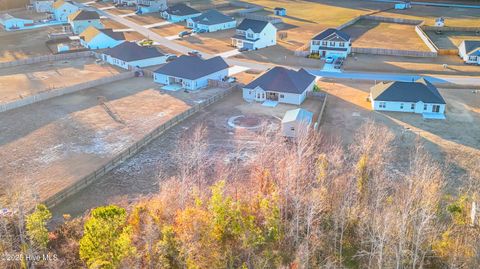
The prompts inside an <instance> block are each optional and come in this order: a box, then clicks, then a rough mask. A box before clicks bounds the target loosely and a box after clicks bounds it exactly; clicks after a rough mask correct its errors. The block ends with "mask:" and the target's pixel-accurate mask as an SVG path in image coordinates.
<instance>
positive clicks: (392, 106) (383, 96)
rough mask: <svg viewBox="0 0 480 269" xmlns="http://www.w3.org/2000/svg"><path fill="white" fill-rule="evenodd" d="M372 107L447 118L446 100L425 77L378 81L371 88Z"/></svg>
mask: <svg viewBox="0 0 480 269" xmlns="http://www.w3.org/2000/svg"><path fill="white" fill-rule="evenodd" d="M370 101H371V102H372V109H373V110H378V111H394V112H410V113H417V114H422V115H423V117H424V118H440V119H441V118H445V116H444V113H445V106H446V103H445V100H444V99H443V97H442V96H441V95H440V93H439V92H438V90H437V88H436V87H435V86H434V85H432V83H430V82H429V81H427V80H426V79H424V78H420V79H418V80H417V81H412V82H403V81H393V82H388V83H384V82H381V83H378V84H377V85H375V86H373V87H372V88H371V89H370Z"/></svg>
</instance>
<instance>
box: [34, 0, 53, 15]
mask: <svg viewBox="0 0 480 269" xmlns="http://www.w3.org/2000/svg"><path fill="white" fill-rule="evenodd" d="M53 2H54V1H51V0H37V1H35V2H34V3H33V7H34V8H35V11H36V12H53Z"/></svg>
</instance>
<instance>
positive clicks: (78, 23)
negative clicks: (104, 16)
mask: <svg viewBox="0 0 480 269" xmlns="http://www.w3.org/2000/svg"><path fill="white" fill-rule="evenodd" d="M68 23H69V24H70V27H71V28H72V32H73V33H74V34H77V35H78V34H80V33H82V32H83V31H85V30H86V29H87V28H88V27H89V26H93V27H95V28H97V29H103V28H104V26H103V24H102V22H101V21H100V15H98V13H97V12H96V11H88V10H84V9H79V10H77V11H76V12H75V13H72V14H70V15H68Z"/></svg>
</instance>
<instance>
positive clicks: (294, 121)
mask: <svg viewBox="0 0 480 269" xmlns="http://www.w3.org/2000/svg"><path fill="white" fill-rule="evenodd" d="M312 120H313V113H312V112H310V111H308V110H306V109H303V108H297V109H293V110H289V111H287V112H286V113H285V115H284V116H283V119H282V134H283V136H286V137H297V136H298V135H300V134H301V133H304V132H306V131H307V130H308V128H309V127H310V125H311V124H312Z"/></svg>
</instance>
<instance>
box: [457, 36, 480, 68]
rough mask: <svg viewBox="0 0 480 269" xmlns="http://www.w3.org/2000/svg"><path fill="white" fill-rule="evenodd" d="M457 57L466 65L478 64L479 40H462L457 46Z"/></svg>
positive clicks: (479, 59) (479, 54)
mask: <svg viewBox="0 0 480 269" xmlns="http://www.w3.org/2000/svg"><path fill="white" fill-rule="evenodd" d="M458 55H460V57H461V58H462V59H463V61H464V62H465V63H467V64H480V40H464V41H462V43H461V44H460V46H458Z"/></svg>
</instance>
